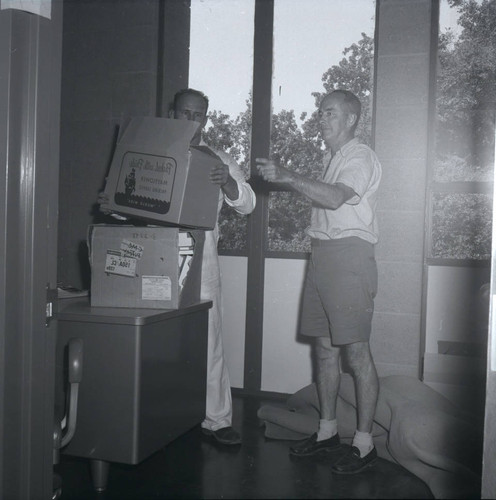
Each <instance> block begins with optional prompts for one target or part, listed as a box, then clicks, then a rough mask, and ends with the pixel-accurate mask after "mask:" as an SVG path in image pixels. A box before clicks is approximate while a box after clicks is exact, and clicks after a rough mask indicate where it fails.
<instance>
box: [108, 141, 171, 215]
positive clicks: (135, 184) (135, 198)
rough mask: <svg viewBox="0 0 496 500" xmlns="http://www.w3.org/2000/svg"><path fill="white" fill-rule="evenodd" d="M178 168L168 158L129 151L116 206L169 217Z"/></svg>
mask: <svg viewBox="0 0 496 500" xmlns="http://www.w3.org/2000/svg"><path fill="white" fill-rule="evenodd" d="M176 167H177V163H176V160H175V159H174V158H172V157H169V156H156V155H150V154H146V153H139V152H136V151H127V152H126V153H124V155H123V156H122V162H121V168H120V172H119V179H118V181H117V187H116V190H115V195H114V202H115V203H116V204H117V205H121V206H125V207H132V208H137V209H141V210H146V211H148V212H154V213H157V214H166V213H167V212H169V209H170V204H171V198H172V190H173V187H174V178H175V175H176Z"/></svg>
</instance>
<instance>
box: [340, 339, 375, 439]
mask: <svg viewBox="0 0 496 500" xmlns="http://www.w3.org/2000/svg"><path fill="white" fill-rule="evenodd" d="M343 350H344V352H345V355H346V359H347V361H348V364H349V366H350V369H351V371H352V376H353V379H354V381H355V391H356V399H357V410H358V431H360V432H369V433H370V432H371V431H372V423H373V420H374V415H375V409H376V406H377V397H378V395H379V379H378V377H377V371H376V369H375V364H374V360H373V359H372V354H371V352H370V345H369V343H368V342H354V343H353V344H348V345H346V346H343Z"/></svg>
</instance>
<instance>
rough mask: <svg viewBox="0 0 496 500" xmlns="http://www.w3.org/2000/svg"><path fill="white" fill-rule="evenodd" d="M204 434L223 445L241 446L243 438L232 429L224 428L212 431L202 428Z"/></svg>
mask: <svg viewBox="0 0 496 500" xmlns="http://www.w3.org/2000/svg"><path fill="white" fill-rule="evenodd" d="M202 432H203V434H205V435H206V436H212V437H213V438H214V439H215V440H216V441H218V442H219V443H222V444H228V445H233V444H241V436H240V435H239V434H238V433H237V432H236V431H235V430H234V429H233V428H232V427H222V429H219V430H216V431H211V430H210V429H204V428H203V427H202Z"/></svg>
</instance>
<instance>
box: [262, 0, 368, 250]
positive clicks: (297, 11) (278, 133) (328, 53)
mask: <svg viewBox="0 0 496 500" xmlns="http://www.w3.org/2000/svg"><path fill="white" fill-rule="evenodd" d="M374 14H375V2H374V1H373V0H353V2H349V1H343V0H305V2H302V1H300V0H275V3H274V75H273V85H272V103H273V118H272V137H271V156H272V159H274V160H276V161H279V162H280V163H281V164H283V165H285V166H287V167H288V168H291V169H293V170H295V171H297V172H299V173H303V174H305V175H309V176H311V177H313V178H315V179H318V178H319V176H320V174H321V171H322V156H323V144H322V141H321V139H320V136H319V131H318V124H317V116H316V109H317V106H318V103H319V102H320V99H321V97H322V96H323V95H324V94H326V93H327V92H330V91H331V90H334V89H337V88H346V89H348V90H351V91H353V92H354V93H355V94H356V95H357V96H358V97H359V98H360V100H361V101H362V106H363V114H362V118H361V122H360V126H359V129H358V131H357V135H358V136H359V137H360V139H361V140H362V141H364V142H365V143H367V144H369V145H370V142H371V104H372V97H371V96H372V83H373V79H372V72H373V49H374V44H373V40H374ZM310 213H311V203H310V202H309V200H308V199H306V198H305V197H303V196H301V195H299V194H297V193H293V192H281V191H274V192H272V193H271V195H270V199H269V234H268V250H269V251H270V252H306V251H309V249H310V247H309V245H310V242H309V238H308V237H307V236H306V235H305V228H306V227H307V226H308V224H309V222H310Z"/></svg>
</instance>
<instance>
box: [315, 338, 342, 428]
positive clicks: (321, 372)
mask: <svg viewBox="0 0 496 500" xmlns="http://www.w3.org/2000/svg"><path fill="white" fill-rule="evenodd" d="M339 352H340V350H339V348H337V347H333V346H332V345H331V339H330V338H329V337H316V338H315V357H316V365H317V366H316V368H317V372H316V382H317V394H318V396H319V403H320V418H321V419H323V420H335V419H336V402H337V397H338V391H339V381H340V377H341V374H340V371H339Z"/></svg>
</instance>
